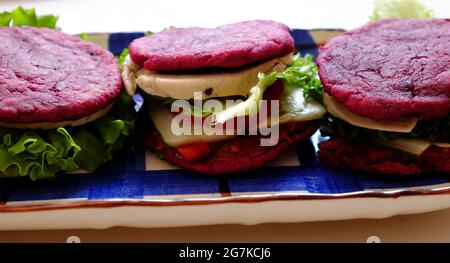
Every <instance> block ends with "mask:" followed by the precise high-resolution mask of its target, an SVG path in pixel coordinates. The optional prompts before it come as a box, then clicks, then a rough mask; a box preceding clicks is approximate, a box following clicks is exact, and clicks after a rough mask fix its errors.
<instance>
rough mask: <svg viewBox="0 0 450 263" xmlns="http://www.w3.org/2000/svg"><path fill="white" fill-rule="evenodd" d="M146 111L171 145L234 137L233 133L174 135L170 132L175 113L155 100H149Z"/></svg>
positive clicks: (165, 140)
mask: <svg viewBox="0 0 450 263" xmlns="http://www.w3.org/2000/svg"><path fill="white" fill-rule="evenodd" d="M148 113H149V114H150V118H151V119H152V121H153V124H154V125H155V128H156V129H157V130H158V132H159V133H160V134H161V137H162V138H163V140H164V142H165V143H167V144H168V145H169V146H172V147H178V146H181V145H186V144H191V143H194V142H199V141H204V142H215V141H221V140H226V139H231V138H233V137H234V135H204V134H202V135H184V134H181V135H175V134H174V133H173V132H172V121H173V119H174V118H175V114H174V113H172V112H170V109H169V107H167V106H165V105H163V104H161V103H160V102H158V101H156V100H152V101H151V103H150V105H149V107H148ZM191 128H192V131H191V134H194V130H193V129H194V125H193V124H192V125H191Z"/></svg>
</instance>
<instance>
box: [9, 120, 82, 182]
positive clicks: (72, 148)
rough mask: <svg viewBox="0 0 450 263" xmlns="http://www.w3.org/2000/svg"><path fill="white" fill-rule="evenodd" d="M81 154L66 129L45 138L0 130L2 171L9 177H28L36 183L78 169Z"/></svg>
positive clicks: (29, 132)
mask: <svg viewBox="0 0 450 263" xmlns="http://www.w3.org/2000/svg"><path fill="white" fill-rule="evenodd" d="M80 150H81V148H80V147H79V146H78V145H77V144H76V143H75V141H74V140H73V139H72V137H71V136H70V134H69V133H68V132H67V131H66V130H65V129H64V128H59V129H56V130H52V131H49V132H47V133H46V134H44V132H41V131H31V130H24V131H22V130H18V129H8V128H1V129H0V171H1V172H2V173H3V174H4V175H6V176H29V177H30V178H31V179H32V180H36V179H41V178H51V177H53V176H54V175H55V173H57V172H59V171H70V170H74V169H77V168H78V167H79V166H78V164H77V163H76V162H75V157H76V156H77V155H78V153H79V152H80Z"/></svg>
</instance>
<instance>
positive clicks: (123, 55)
mask: <svg viewBox="0 0 450 263" xmlns="http://www.w3.org/2000/svg"><path fill="white" fill-rule="evenodd" d="M129 54H130V51H129V50H128V48H124V49H123V50H122V52H121V53H120V55H119V57H118V58H117V61H118V62H119V66H120V70H122V69H123V62H124V61H125V58H126V57H127V56H128V55H129Z"/></svg>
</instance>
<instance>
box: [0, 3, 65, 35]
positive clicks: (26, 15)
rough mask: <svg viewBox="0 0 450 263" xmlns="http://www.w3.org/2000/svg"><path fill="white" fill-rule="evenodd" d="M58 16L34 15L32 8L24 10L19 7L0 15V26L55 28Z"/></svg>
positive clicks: (34, 11)
mask: <svg viewBox="0 0 450 263" xmlns="http://www.w3.org/2000/svg"><path fill="white" fill-rule="evenodd" d="M57 22H58V16H54V15H42V16H38V15H36V10H35V9H34V8H30V9H25V8H23V7H21V6H19V7H17V8H16V9H14V10H12V11H11V12H8V11H5V12H3V13H1V14H0V26H34V27H47V28H53V29H55V28H57V27H56V23H57Z"/></svg>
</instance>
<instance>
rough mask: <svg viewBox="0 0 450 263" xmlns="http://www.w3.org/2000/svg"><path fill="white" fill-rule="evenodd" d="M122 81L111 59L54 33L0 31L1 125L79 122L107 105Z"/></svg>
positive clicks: (95, 48)
mask: <svg viewBox="0 0 450 263" xmlns="http://www.w3.org/2000/svg"><path fill="white" fill-rule="evenodd" d="M121 86H122V81H121V78H120V71H119V67H118V64H117V62H116V60H115V58H114V56H113V55H112V54H111V53H110V52H108V51H106V50H104V49H103V48H101V47H99V46H97V45H95V44H93V43H89V42H86V41H83V40H81V39H80V38H79V37H76V36H69V35H67V34H65V33H62V32H60V31H58V30H52V29H45V28H32V27H1V28H0V123H8V124H16V123H17V124H33V123H43V122H51V123H57V122H63V121H70V120H78V119H81V118H83V117H86V116H89V115H92V114H94V113H96V112H98V111H100V110H102V109H105V108H106V107H108V106H110V105H111V104H112V102H114V101H115V98H116V97H117V95H118V94H119V92H120V89H121Z"/></svg>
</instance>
